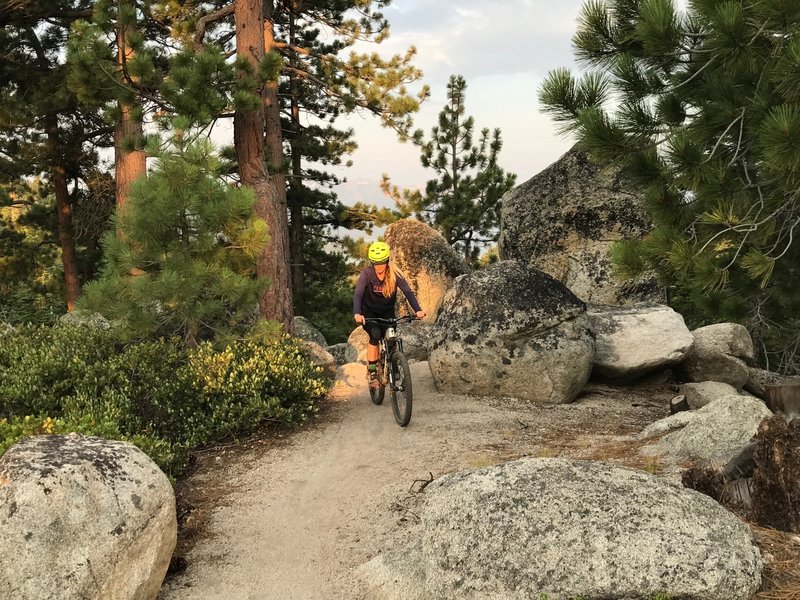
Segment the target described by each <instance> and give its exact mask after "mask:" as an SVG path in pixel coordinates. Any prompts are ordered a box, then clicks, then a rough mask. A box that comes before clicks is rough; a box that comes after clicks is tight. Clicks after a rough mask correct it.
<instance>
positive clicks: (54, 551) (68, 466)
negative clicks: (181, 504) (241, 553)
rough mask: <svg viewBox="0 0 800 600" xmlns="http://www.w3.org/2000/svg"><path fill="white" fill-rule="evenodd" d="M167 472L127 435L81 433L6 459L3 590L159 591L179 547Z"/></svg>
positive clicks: (43, 439) (41, 439) (53, 593)
mask: <svg viewBox="0 0 800 600" xmlns="http://www.w3.org/2000/svg"><path fill="white" fill-rule="evenodd" d="M176 536H177V521H176V518H175V496H174V493H173V491H172V485H170V482H169V480H168V479H167V477H166V475H164V473H162V472H161V471H160V470H159V468H158V467H157V466H156V464H155V463H154V462H153V461H152V460H150V458H148V457H147V455H146V454H145V453H144V452H142V451H141V450H139V449H138V448H136V447H135V446H133V445H132V444H128V443H125V442H118V441H112V440H104V439H100V438H95V437H82V436H78V435H76V434H71V435H66V436H61V435H49V436H37V437H31V438H26V439H24V440H22V441H20V442H17V443H16V444H15V445H13V446H12V447H11V448H9V449H8V451H7V452H6V453H5V455H3V457H2V458H0V548H2V559H0V596H2V597H3V598H31V599H33V598H36V599H37V600H39V599H41V600H46V599H53V600H56V599H60V598H86V599H97V600H101V599H102V600H113V599H118V600H123V599H131V600H147V599H155V598H156V596H157V595H158V590H159V588H160V586H161V582H162V581H163V579H164V576H165V575H166V572H167V567H168V566H169V561H170V557H171V556H172V551H173V549H174V548H175V541H176Z"/></svg>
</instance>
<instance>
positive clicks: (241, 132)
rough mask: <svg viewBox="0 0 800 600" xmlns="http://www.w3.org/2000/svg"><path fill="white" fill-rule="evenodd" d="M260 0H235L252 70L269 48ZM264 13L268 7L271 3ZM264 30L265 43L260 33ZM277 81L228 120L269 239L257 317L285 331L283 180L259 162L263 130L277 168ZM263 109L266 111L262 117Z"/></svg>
mask: <svg viewBox="0 0 800 600" xmlns="http://www.w3.org/2000/svg"><path fill="white" fill-rule="evenodd" d="M264 8H265V7H264V4H263V2H262V0H236V6H235V10H234V15H235V18H236V51H237V53H238V54H239V56H241V57H244V58H245V59H246V60H248V61H250V62H251V63H252V64H253V66H254V71H255V72H258V65H259V63H260V62H261V61H262V60H263V58H264V50H265V48H266V47H271V45H272V42H273V37H272V22H271V21H269V22H267V21H265V19H264ZM269 8H270V13H269V14H270V15H271V14H272V11H271V4H270V6H269ZM267 32H269V38H268V39H269V42H268V44H269V45H267V41H266V40H267V38H265V33H267ZM277 85H278V84H277V82H269V83H268V84H267V85H265V87H264V89H263V90H262V99H263V104H262V105H261V106H259V107H258V108H256V109H254V110H249V111H240V110H237V111H236V114H235V115H234V119H233V133H234V145H235V148H236V156H237V159H238V162H239V176H240V177H241V181H242V184H243V185H247V186H250V187H251V188H253V190H254V191H255V193H256V197H257V202H256V212H257V214H258V215H259V216H260V217H261V218H262V219H264V220H265V221H266V223H267V226H268V227H269V235H270V241H269V243H268V244H267V247H266V248H265V250H264V252H263V253H262V254H261V257H260V258H259V261H258V275H259V276H261V277H267V278H269V282H270V285H269V287H268V288H267V289H266V291H264V292H262V294H261V297H260V298H259V306H260V309H261V315H262V316H263V317H264V318H267V319H271V320H274V321H278V322H279V323H281V324H282V325H283V327H284V329H285V330H286V331H290V330H291V327H292V316H293V315H292V288H291V281H290V277H289V234H288V217H287V214H286V213H287V209H286V178H285V176H284V175H282V174H273V175H272V176H270V175H268V173H267V170H266V166H265V163H264V158H265V156H264V148H265V140H264V132H265V131H266V132H267V136H268V137H269V136H273V137H274V136H276V135H277V137H278V154H277V157H276V156H275V153H274V151H273V149H272V147H271V146H270V145H269V143H267V147H268V155H267V158H268V160H269V162H270V164H272V165H278V168H280V166H281V162H282V158H283V153H282V148H281V139H282V138H281V130H280V119H279V115H278V104H277ZM265 112H266V113H267V115H266V119H265Z"/></svg>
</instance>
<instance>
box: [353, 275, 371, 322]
mask: <svg viewBox="0 0 800 600" xmlns="http://www.w3.org/2000/svg"><path fill="white" fill-rule="evenodd" d="M368 280H369V275H368V273H367V271H366V269H365V270H363V271H361V274H360V275H359V276H358V283H356V291H355V294H353V314H354V315H360V314H361V300H362V299H363V298H364V291H365V290H366V289H367V281H368Z"/></svg>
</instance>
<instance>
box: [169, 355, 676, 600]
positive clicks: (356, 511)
mask: <svg viewBox="0 0 800 600" xmlns="http://www.w3.org/2000/svg"><path fill="white" fill-rule="evenodd" d="M412 378H413V381H414V396H415V402H414V413H413V417H412V421H411V424H410V425H409V427H408V428H406V429H401V428H400V427H398V426H397V425H396V424H395V422H394V419H393V417H392V410H391V407H390V405H389V399H388V396H387V399H386V401H385V402H384V404H383V405H382V406H374V405H373V404H372V403H371V402H370V400H369V395H368V392H367V389H366V384H365V382H364V367H363V366H360V365H347V366H345V367H344V370H343V371H342V373H341V378H340V381H339V382H338V383H337V386H336V388H335V389H334V391H333V392H332V394H331V402H333V403H334V404H335V408H334V410H333V412H332V416H331V417H330V418H329V419H327V422H326V423H325V424H323V425H321V426H318V427H313V428H310V429H308V430H306V431H303V432H300V433H298V434H297V435H293V436H291V438H290V440H289V441H288V443H286V444H282V445H280V446H278V447H275V448H270V449H268V450H266V451H263V450H262V451H260V452H258V453H257V455H256V456H251V457H249V458H248V460H246V461H243V462H241V463H239V464H234V465H225V466H216V467H215V466H214V463H213V462H212V463H211V466H210V467H206V468H204V469H201V470H200V472H198V473H196V474H195V475H193V479H194V480H195V481H194V482H192V481H191V480H190V481H189V484H190V485H204V482H206V483H208V482H213V485H215V486H217V487H222V488H224V489H226V490H228V491H226V493H225V495H224V496H223V498H222V499H221V502H219V503H218V505H217V506H216V508H215V509H214V510H213V511H212V512H210V513H209V515H208V516H207V518H206V519H205V523H204V524H203V528H202V536H201V537H200V539H198V540H197V542H196V543H195V544H194V546H193V547H192V549H191V551H190V552H189V554H188V555H187V557H186V558H187V559H188V568H187V570H186V571H185V572H184V573H182V574H181V575H179V576H177V577H175V578H173V579H170V580H169V581H168V582H167V583H166V584H165V586H164V588H163V589H162V593H161V595H160V596H159V598H160V599H161V600H184V599H198V600H199V599H203V600H209V599H215V598H219V599H223V598H224V599H226V600H236V599H253V600H255V599H258V600H268V599H269V600H289V599H298V600H300V599H302V600H315V599H321V600H322V599H325V600H329V599H343V600H348V599H357V598H362V597H364V595H365V594H366V590H365V589H364V588H363V586H362V584H361V583H360V582H359V581H358V580H357V579H356V578H355V577H354V575H353V571H354V569H355V568H356V567H358V566H359V565H360V564H362V563H364V562H366V561H367V560H369V559H370V558H372V557H373V556H375V555H376V554H378V553H380V552H382V551H384V550H385V549H388V548H391V547H394V546H396V545H398V544H402V543H404V542H405V541H407V540H408V539H410V538H411V537H412V536H413V535H414V533H415V529H416V527H417V526H418V521H417V518H416V515H415V514H414V512H413V511H414V508H415V504H416V503H417V501H418V500H419V498H418V496H419V494H414V493H410V492H409V490H410V488H412V486H414V481H415V480H426V479H428V478H429V474H430V473H432V474H433V476H434V477H438V476H440V475H443V474H444V473H448V472H451V471H455V470H459V469H462V468H468V467H477V466H485V465H489V464H495V463H498V462H502V461H505V460H509V459H513V458H517V457H520V456H530V455H533V456H575V457H583V458H600V457H602V458H606V459H611V460H615V459H617V460H620V461H621V462H626V461H627V462H628V463H629V464H630V461H631V460H633V461H634V462H635V460H636V459H630V458H629V457H630V456H632V454H631V450H630V445H629V444H627V443H625V442H620V440H619V438H618V437H616V436H619V435H620V434H627V433H631V432H634V431H638V430H639V429H641V427H642V426H643V425H644V424H646V423H649V422H652V421H653V420H655V419H657V418H661V417H663V416H665V415H666V414H667V412H668V409H667V407H668V401H669V398H670V397H671V396H672V395H673V394H672V393H671V392H670V391H669V390H668V389H667V388H666V387H665V386H663V385H650V386H648V385H644V386H639V387H637V388H627V389H624V388H623V389H621V388H611V387H606V386H590V387H588V388H587V393H585V394H584V395H583V396H582V397H581V398H579V399H578V401H577V402H575V403H573V404H571V405H565V406H553V407H539V406H532V405H530V404H527V403H524V402H520V401H518V400H512V399H507V400H497V399H487V398H478V397H470V396H448V395H442V394H438V393H437V392H436V390H435V388H434V386H433V381H432V378H431V376H430V371H429V369H428V364H427V363H416V364H413V365H412ZM414 487H419V484H417V485H416V486H414Z"/></svg>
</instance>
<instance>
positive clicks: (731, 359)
mask: <svg viewBox="0 0 800 600" xmlns="http://www.w3.org/2000/svg"><path fill="white" fill-rule="evenodd" d="M692 335H693V336H694V345H693V346H692V351H691V352H689V354H688V355H687V356H686V360H685V361H684V362H683V364H682V370H683V372H684V374H685V376H686V378H687V379H688V380H689V381H693V382H699V381H721V382H722V383H727V384H729V385H732V386H733V387H735V388H737V389H741V388H743V387H744V386H745V384H746V383H747V382H748V380H749V379H750V367H749V365H752V364H753V362H755V353H754V351H753V340H752V338H751V337H750V332H749V331H747V329H746V328H745V327H744V326H742V325H739V324H737V323H716V324H714V325H707V326H705V327H699V328H698V329H695V330H694V331H692Z"/></svg>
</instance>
